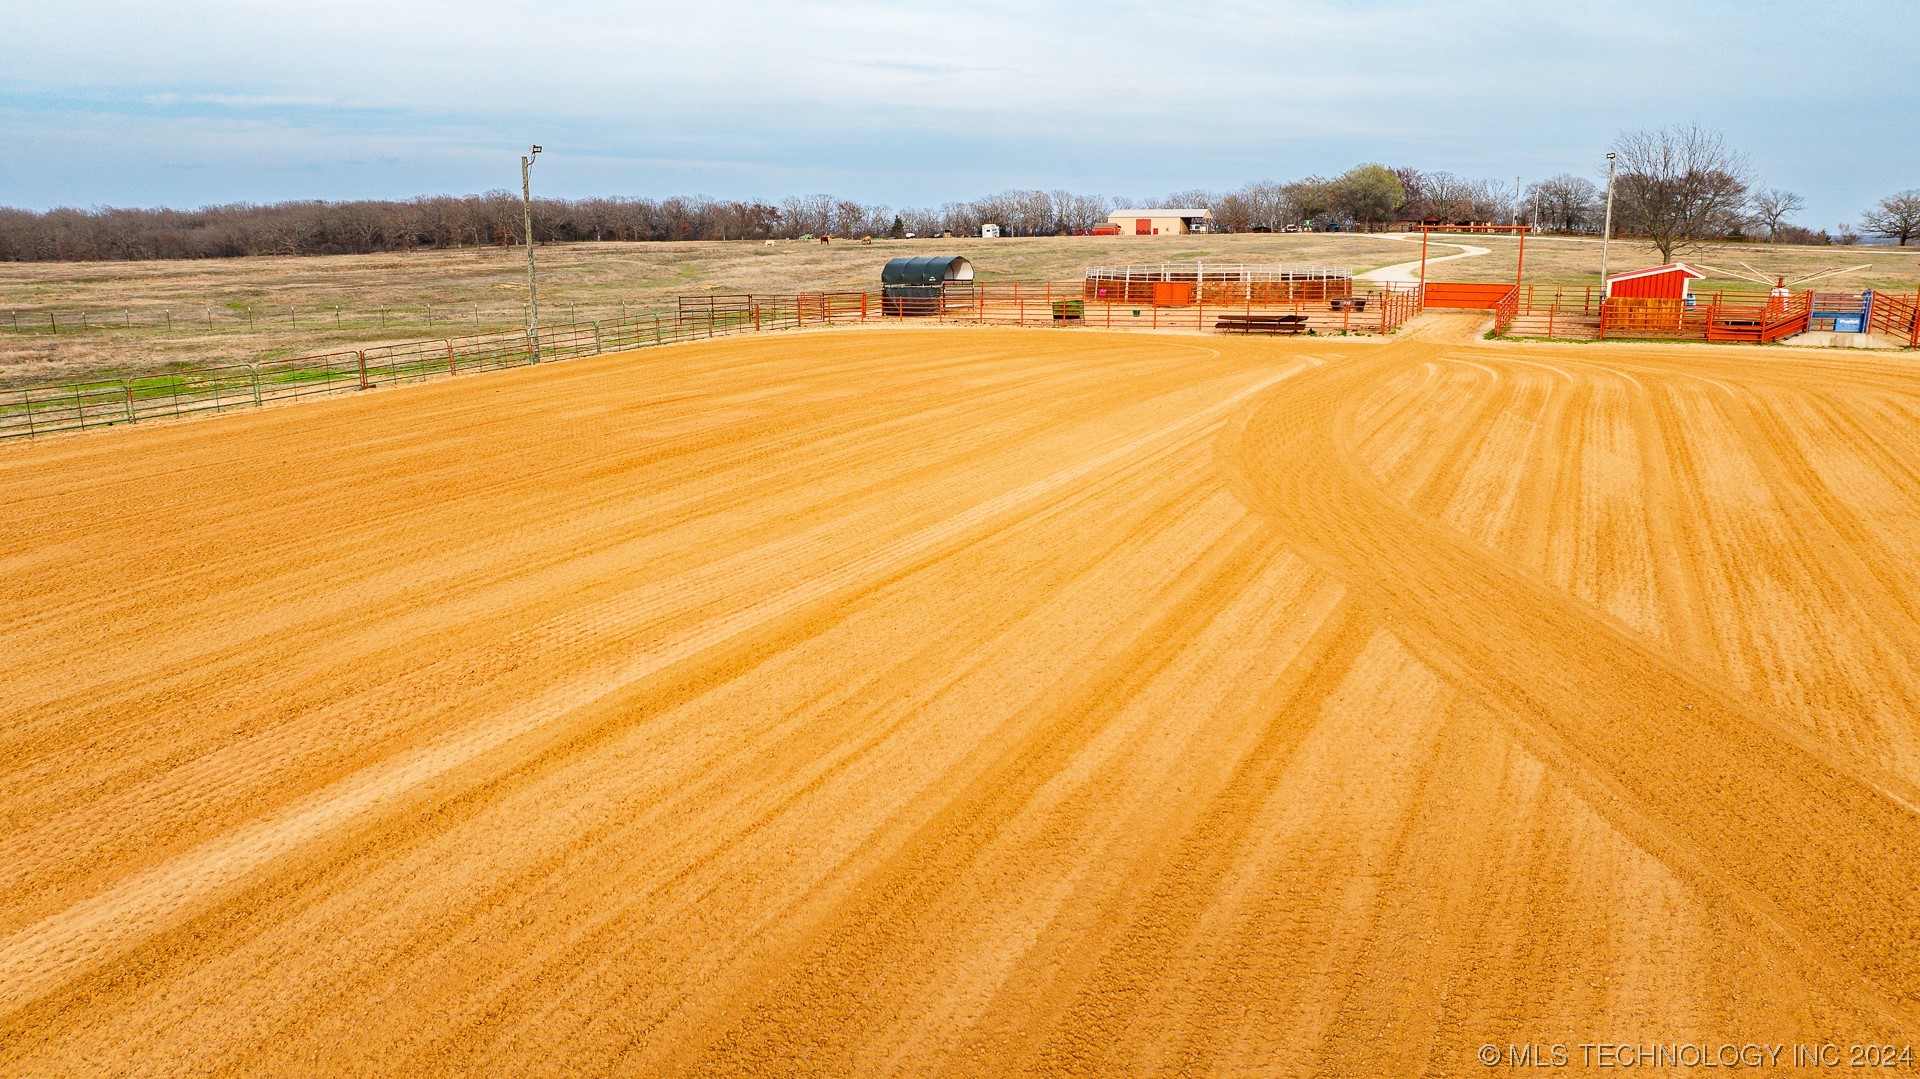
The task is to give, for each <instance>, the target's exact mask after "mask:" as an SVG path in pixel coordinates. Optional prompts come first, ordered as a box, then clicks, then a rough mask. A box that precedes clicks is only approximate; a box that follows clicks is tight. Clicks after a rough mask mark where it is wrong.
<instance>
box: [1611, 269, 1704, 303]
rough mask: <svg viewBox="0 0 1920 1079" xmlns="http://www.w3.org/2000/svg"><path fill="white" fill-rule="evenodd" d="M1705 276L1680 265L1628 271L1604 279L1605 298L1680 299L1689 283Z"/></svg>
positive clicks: (1685, 295)
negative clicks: (1605, 287) (1605, 280)
mask: <svg viewBox="0 0 1920 1079" xmlns="http://www.w3.org/2000/svg"><path fill="white" fill-rule="evenodd" d="M1705 276H1707V275H1706V274H1703V273H1701V272H1700V271H1699V270H1696V269H1694V268H1693V267H1691V266H1689V265H1687V264H1686V263H1684V262H1669V263H1667V264H1666V265H1665V266H1649V267H1647V268H1646V269H1644V270H1628V271H1627V272H1626V273H1617V274H1614V275H1613V276H1612V277H1609V278H1607V295H1608V296H1621V297H1631V298H1633V299H1636V300H1684V299H1686V298H1687V287H1688V285H1689V284H1690V283H1692V282H1694V281H1698V280H1700V279H1701V278H1703V277H1705Z"/></svg>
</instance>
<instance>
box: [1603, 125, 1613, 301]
mask: <svg viewBox="0 0 1920 1079" xmlns="http://www.w3.org/2000/svg"><path fill="white" fill-rule="evenodd" d="M1612 242H1613V155H1612V154H1608V155H1607V223H1606V224H1605V225H1603V226H1601V232H1600V302H1601V303H1605V302H1607V245H1608V244H1610V243H1612Z"/></svg>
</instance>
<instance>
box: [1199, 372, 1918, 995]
mask: <svg viewBox="0 0 1920 1079" xmlns="http://www.w3.org/2000/svg"><path fill="white" fill-rule="evenodd" d="M1447 350H1448V345H1447V343H1446V342H1445V341H1444V340H1442V341H1435V340H1429V339H1422V338H1421V337H1418V336H1416V337H1414V338H1412V339H1410V340H1407V341H1404V342H1402V343H1400V344H1397V345H1395V346H1393V347H1392V348H1390V349H1388V350H1382V351H1380V352H1377V353H1373V354H1369V355H1366V356H1363V357H1360V358H1358V359H1356V360H1354V361H1353V362H1350V363H1347V364H1343V365H1339V366H1335V367H1328V368H1323V369H1320V370H1317V371H1315V372H1311V373H1309V374H1308V375H1306V376H1303V377H1302V378H1301V379H1299V380H1297V381H1296V382H1295V383H1294V384H1292V385H1290V386H1288V387H1287V390H1286V392H1283V393H1273V394H1270V395H1268V396H1267V397H1266V398H1265V399H1263V400H1262V401H1261V402H1260V403H1259V405H1258V406H1257V412H1256V414H1255V415H1254V416H1253V417H1251V418H1250V419H1249V420H1248V422H1247V425H1246V427H1245V428H1244V429H1243V430H1242V432H1241V437H1240V441H1239V444H1238V447H1237V449H1238V456H1237V459H1236V461H1235V462H1234V464H1235V466H1236V467H1238V468H1240V469H1241V470H1242V471H1243V476H1244V485H1243V489H1250V490H1252V491H1254V492H1256V493H1257V496H1258V502H1257V508H1259V509H1260V510H1261V511H1262V512H1263V513H1266V514H1267V515H1269V516H1270V517H1271V518H1272V519H1273V520H1274V521H1275V522H1276V524H1277V525H1278V526H1279V527H1280V528H1281V529H1282V531H1283V533H1284V534H1285V535H1286V536H1287V537H1288V538H1289V539H1290V540H1291V541H1292V542H1293V543H1295V544H1296V545H1297V546H1298V548H1299V549H1301V550H1302V551H1303V552H1306V553H1307V554H1308V557H1309V559H1310V560H1311V561H1313V562H1314V563H1315V564H1316V565H1319V566H1320V567H1321V568H1322V569H1323V570H1325V571H1327V572H1328V573H1329V574H1331V575H1332V576H1333V577H1334V578H1335V579H1337V580H1340V581H1341V582H1343V583H1344V584H1346V585H1347V586H1348V587H1349V588H1351V589H1353V590H1354V592H1355V593H1356V595H1357V596H1364V597H1366V599H1367V600H1368V601H1370V602H1371V603H1373V604H1377V605H1378V608H1379V610H1380V616H1381V617H1382V618H1383V619H1384V620H1385V622H1386V624H1387V625H1388V626H1390V627H1392V628H1393V629H1394V630H1395V632H1396V633H1397V634H1400V635H1401V636H1402V637H1403V639H1405V640H1407V642H1408V643H1409V645H1411V646H1412V647H1414V648H1415V650H1416V652H1418V653H1420V654H1422V655H1423V656H1425V657H1426V658H1427V659H1428V660H1429V661H1430V662H1433V663H1435V664H1436V665H1437V666H1438V667H1439V669H1441V670H1444V671H1446V672H1448V673H1449V674H1450V675H1452V676H1453V677H1456V678H1459V679H1461V680H1463V681H1464V682H1466V683H1467V684H1469V685H1471V686H1473V687H1474V689H1475V690H1476V691H1477V692H1478V693H1479V694H1481V695H1482V696H1483V698H1484V699H1485V700H1486V701H1487V702H1488V703H1489V704H1491V705H1493V706H1494V707H1495V708H1496V709H1497V710H1498V711H1500V712H1501V713H1502V714H1504V715H1506V716H1507V717H1509V718H1510V719H1512V720H1513V721H1515V722H1516V723H1518V724H1520V725H1522V727H1523V728H1525V729H1528V730H1530V731H1531V732H1533V733H1534V734H1535V735H1536V736H1538V737H1541V738H1545V739H1547V740H1548V741H1549V742H1550V743H1551V744H1552V745H1554V746H1556V747H1559V748H1560V750H1561V751H1562V753H1563V755H1564V757H1565V759H1567V760H1569V761H1571V762H1575V763H1576V764H1577V765H1578V767H1580V768H1582V769H1584V770H1585V771H1587V772H1589V773H1590V774H1591V776H1592V777H1593V778H1594V779H1595V781H1596V782H1598V783H1600V784H1603V785H1604V786H1605V787H1607V788H1609V789H1612V790H1614V791H1616V792H1618V794H1619V795H1620V797H1621V798H1622V799H1623V800H1624V801H1625V803H1626V804H1627V805H1629V806H1630V807H1632V808H1633V810H1635V811H1636V812H1637V813H1639V814H1641V815H1642V816H1643V817H1644V818H1645V819H1646V821H1648V822H1650V823H1651V824H1652V825H1653V826H1655V827H1657V828H1658V829H1660V831H1661V833H1662V834H1664V835H1665V836H1668V837H1671V839H1672V840H1673V841H1674V842H1676V843H1678V844H1680V846H1681V847H1682V848H1683V849H1684V851H1685V852H1686V854H1687V856H1688V857H1689V858H1690V859H1691V860H1693V861H1694V862H1695V863H1696V864H1697V865H1698V866H1699V867H1701V868H1704V869H1705V870H1706V871H1708V872H1709V873H1711V874H1712V875H1713V878H1714V879H1715V881H1716V882H1718V883H1719V884H1720V885H1721V886H1722V887H1725V888H1727V889H1729V890H1730V891H1731V892H1732V893H1734V894H1737V895H1741V896H1744V897H1746V898H1747V900H1748V901H1749V902H1750V903H1752V904H1753V905H1754V906H1755V907H1756V908H1757V909H1758V911H1759V912H1760V913H1761V914H1762V915H1763V916H1764V917H1766V918H1767V919H1769V920H1771V921H1773V922H1775V923H1776V924H1777V925H1779V926H1780V927H1781V928H1782V929H1783V930H1785V931H1786V932H1788V933H1789V934H1791V935H1792V936H1793V937H1794V938H1795V939H1796V940H1798V941H1800V942H1802V943H1803V944H1804V945H1806V946H1807V947H1808V948H1809V949H1810V950H1812V951H1815V952H1817V953H1819V954H1823V955H1825V956H1827V957H1828V958H1829V959H1830V960H1831V961H1832V962H1834V963H1835V964H1837V965H1838V966H1840V967H1842V968H1844V969H1846V970H1849V971H1851V972H1852V973H1853V974H1854V975H1856V976H1857V977H1859V978H1860V979H1861V980H1862V981H1863V982H1866V983H1868V984H1870V985H1872V986H1873V987H1874V988H1875V989H1876V990H1877V991H1878V992H1879V993H1880V994H1882V995H1883V996H1884V998H1885V999H1886V1000H1887V1001H1889V1002H1894V1003H1895V1004H1896V1005H1897V1006H1898V1007H1900V1008H1901V1009H1902V1010H1903V1011H1904V1012H1905V1014H1907V1015H1908V1016H1909V1017H1911V1016H1912V1015H1913V1014H1914V1012H1913V1011H1911V1010H1908V1009H1911V1008H1913V1006H1914V1005H1915V1004H1916V1003H1920V894H1916V893H1915V892H1914V891H1913V890H1912V889H1910V888H1908V887H1906V882H1907V881H1909V880H1910V878H1911V873H1912V867H1913V866H1915V865H1920V815H1916V812H1915V808H1914V806H1913V805H1912V804H1911V803H1909V802H1906V801H1904V800H1902V799H1901V798H1900V797H1899V796H1896V795H1895V794H1893V793H1892V792H1890V791H1888V790H1885V789H1882V788H1880V787H1878V786H1876V785H1874V784H1872V783H1870V782H1867V781H1865V780H1863V779H1862V778H1861V777H1859V776H1857V775H1855V774H1852V773H1851V772H1849V771H1847V770H1845V769H1844V768H1841V767H1838V766H1836V764H1835V763H1833V761H1831V760H1830V759H1829V758H1828V757H1827V756H1825V755H1821V754H1818V753H1815V752H1811V751H1809V749H1807V748H1806V747H1804V746H1803V745H1799V744H1795V743H1793V742H1791V741H1789V740H1787V739H1785V738H1783V737H1781V735H1780V734H1779V733H1778V730H1777V728H1776V726H1775V725H1774V724H1772V723H1770V722H1767V721H1765V720H1763V719H1762V718H1761V717H1760V716H1758V715H1756V714H1755V713H1754V711H1753V709H1752V706H1751V705H1750V704H1749V703H1747V701H1746V700H1745V699H1744V698H1743V697H1742V696H1740V695H1737V694H1734V693H1732V692H1729V691H1728V690H1727V689H1726V688H1724V686H1723V684H1722V683H1721V682H1720V681H1719V680H1718V679H1716V678H1715V677H1714V676H1713V675H1711V674H1708V673H1704V672H1702V671H1700V670H1697V669H1688V668H1685V667H1682V666H1679V665H1677V664H1676V663H1675V662H1674V661H1673V660H1672V659H1671V658H1669V657H1667V656H1665V655H1662V654H1660V653H1659V652H1658V651H1656V650H1654V649H1652V648H1650V647H1648V646H1646V645H1645V644H1643V643H1642V642H1641V641H1639V640H1636V639H1634V638H1633V637H1631V636H1629V635H1628V634H1626V633H1624V632H1622V631H1621V630H1620V629H1618V628H1616V627H1614V626H1613V625H1611V624H1608V623H1607V622H1606V621H1604V620H1602V619H1600V618H1596V617H1594V616H1593V614H1591V613H1589V612H1588V611H1587V610H1585V609H1583V608H1582V607H1581V606H1580V605H1579V604H1577V603H1573V602H1569V601H1568V599H1567V597H1566V596H1565V595H1564V594H1562V593H1559V592H1558V591H1557V590H1554V589H1551V588H1548V587H1544V586H1542V585H1541V584H1539V583H1537V582H1536V581H1534V580H1532V579H1529V578H1527V577H1525V576H1522V575H1520V574H1519V573H1516V572H1515V571H1514V570H1513V569H1512V568H1511V567H1510V566H1508V565H1507V564H1504V563H1503V561H1502V560H1501V559H1500V558H1498V557H1497V556H1495V555H1494V554H1493V553H1492V552H1491V551H1489V550H1488V549H1486V548H1484V547H1481V546H1479V545H1477V544H1474V543H1470V542H1467V541H1465V540H1463V539H1462V538H1461V537H1460V536H1459V535H1458V534H1457V533H1455V532H1453V531H1452V530H1450V529H1446V528H1442V527H1439V526H1437V525H1436V524H1434V523H1433V522H1431V521H1429V520H1427V519H1425V518H1423V517H1421V516H1420V515H1418V514H1417V513H1414V512H1412V511H1411V510H1410V509H1409V508H1408V507H1407V506H1405V505H1404V504H1403V503H1401V502H1399V501H1398V500H1396V499H1394V498H1392V497H1391V496H1389V495H1387V494H1386V493H1385V492H1384V491H1382V490H1381V489H1380V488H1379V486H1378V484H1377V482H1376V481H1375V480H1374V479H1373V478H1372V476H1371V475H1370V474H1369V473H1368V472H1367V471H1366V469H1365V468H1364V467H1362V466H1360V465H1359V464H1358V462H1356V461H1355V460H1354V459H1353V458H1352V456H1351V452H1350V451H1349V450H1348V449H1347V447H1348V446H1350V445H1351V444H1352V443H1353V440H1354V439H1353V432H1352V412H1353V410H1354V408H1355V407H1356V403H1357V402H1358V401H1359V400H1361V399H1362V398H1363V397H1364V396H1365V394H1366V393H1367V392H1368V388H1369V387H1370V386H1372V385H1373V384H1375V383H1376V382H1378V381H1379V380H1380V379H1382V378H1383V377H1386V376H1387V375H1388V374H1389V373H1390V372H1392V371H1394V370H1396V369H1398V368H1400V367H1403V366H1405V365H1407V364H1410V363H1418V362H1423V361H1427V360H1430V359H1433V358H1436V357H1439V356H1441V355H1443V354H1445V353H1446V352H1447ZM1910 1021H1911V1020H1910Z"/></svg>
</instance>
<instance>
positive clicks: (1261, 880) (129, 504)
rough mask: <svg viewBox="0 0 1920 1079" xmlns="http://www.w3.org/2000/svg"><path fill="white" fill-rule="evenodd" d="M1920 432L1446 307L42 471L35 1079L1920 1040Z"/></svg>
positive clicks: (1344, 1055) (1304, 1065) (1106, 1064)
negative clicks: (1511, 332) (1295, 335)
mask: <svg viewBox="0 0 1920 1079" xmlns="http://www.w3.org/2000/svg"><path fill="white" fill-rule="evenodd" d="M1917 430H1920V366H1916V365H1915V363H1914V361H1913V359H1912V358H1911V357H1907V358H1900V357H1891V358H1873V357H1865V356H1853V355H1844V354H1836V353H1820V352H1811V351H1809V352H1794V351H1789V350H1783V349H1775V348H1769V349H1756V348H1746V349H1743V348H1735V347H1722V348H1711V347H1691V348H1689V347H1639V348H1636V347H1624V346H1553V347H1547V346H1538V345H1517V344H1493V343H1488V342H1484V341H1481V340H1479V338H1478V337H1477V334H1476V332H1475V330H1474V327H1473V325H1472V322H1471V320H1470V319H1462V318H1454V319H1450V320H1449V319H1442V318H1434V319H1433V320H1432V321H1427V322H1424V323H1416V324H1414V325H1413V326H1412V327H1410V328H1409V329H1408V330H1407V331H1406V332H1403V333H1402V334H1401V335H1399V336H1398V337H1397V338H1395V339H1393V340H1392V341H1390V342H1378V341H1358V340H1326V339H1316V340H1283V341H1274V340H1241V339H1219V338H1202V337H1195V336H1173V335H1154V334H1132V335H1128V334H1102V333H1097V332H1091V331H1084V332H1083V331H1072V332H1068V331H1046V330H1027V331H1021V330H978V329H975V330H919V331H906V330H849V331H824V332H810V333H804V334H789V335H768V336H764V337H758V338H740V339H734V340H727V341H720V342H713V343H709V344H701V345H696V346H686V347H680V348H673V349H663V350H660V351H658V352H648V353H642V354H630V355H620V356H608V357H601V358H597V359H590V360H581V361H574V362H568V363H564V364H553V365H547V366H545V367H541V368H534V369H520V370H514V371H509V372H503V373H499V374H492V375H485V376H477V377H471V378H460V379H455V380H449V381H444V382H439V383H434V384H427V385H422V386H418V387H413V388H408V389H401V390H380V391H374V392H370V393H366V394H358V395H354V396H352V397H351V398H342V399H335V400H328V401H322V402H317V403H312V404H305V405H298V406H289V407H283V408H270V409H266V410H263V411H260V412H257V413H250V414H244V415H234V416H230V417H223V418H218V419H210V420H204V421H197V422H185V423H178V424H171V425H161V426H154V427H150V428H138V429H126V430H116V431H111V432H105V433H99V434H93V435H86V436H81V437H69V438H60V439H53V440H48V441H45V442H42V443H39V444H35V445H31V446H12V447H0V520H4V531H3V532H0V600H3V603H0V642H4V651H5V666H4V674H3V675H0V689H3V690H4V693H3V695H0V820H3V821H4V827H0V1072H4V1073H5V1074H31V1075H70V1074H79V1073H106V1074H111V1073H123V1072H129V1073H148V1074H155V1073H157V1074H169V1073H179V1074H187V1073H192V1074H206V1073H211V1074H236V1075H237V1074H247V1075H336V1074H366V1075H435V1074H440V1075H452V1074H466V1073H473V1072H483V1071H484V1072H527V1073H536V1074H576V1073H580V1074H622V1075H656V1074H664V1075H700V1076H707V1075H716V1076H724V1075H769V1076H771V1075H799V1076H815V1075H817V1076H862V1075H876V1074H899V1075H929V1074H953V1075H974V1076H1002V1075H1029V1074H1031V1075H1087V1076H1093V1075H1127V1074H1146V1075H1157V1074H1166V1075H1188V1074H1193V1075H1263V1076H1264V1075H1281V1076H1290V1075H1302V1076H1305V1075H1333V1076H1347V1075H1354V1076H1360V1075H1380V1076H1400V1075H1420V1074H1434V1075H1452V1074H1461V1075H1469V1074H1470V1075H1486V1074H1490V1073H1493V1074H1498V1073H1501V1072H1503V1071H1506V1069H1504V1068H1502V1069H1489V1068H1487V1067H1485V1066H1483V1065H1482V1063H1481V1062H1480V1059H1479V1053H1480V1051H1481V1049H1482V1046H1484V1045H1487V1044H1489V1043H1492V1044H1494V1045H1496V1046H1498V1047H1499V1052H1501V1053H1506V1052H1507V1050H1508V1047H1509V1046H1519V1045H1524V1044H1537V1045H1539V1046H1541V1047H1542V1050H1543V1052H1544V1051H1546V1050H1547V1048H1548V1047H1551V1046H1554V1045H1563V1046H1566V1047H1568V1052H1569V1053H1570V1055H1571V1060H1570V1061H1569V1063H1570V1065H1571V1066H1572V1067H1573V1069H1574V1070H1579V1068H1580V1067H1581V1054H1582V1052H1583V1050H1582V1049H1581V1048H1580V1047H1581V1046H1583V1045H1594V1044H1613V1043H1631V1044H1636V1045H1640V1046H1648V1045H1669V1046H1675V1045H1682V1044H1690V1045H1707V1046H1719V1045H1721V1044H1726V1043H1731V1044H1740V1045H1745V1044H1748V1043H1762V1044H1783V1045H1788V1046H1791V1045H1793V1044H1795V1043H1833V1044H1836V1045H1838V1046H1840V1047H1842V1049H1843V1051H1844V1050H1846V1048H1847V1047H1850V1046H1852V1045H1854V1044H1866V1043H1873V1044H1876V1045H1878V1044H1892V1045H1895V1046H1904V1045H1907V1044H1911V1043H1914V1042H1920V888H1916V886H1915V885H1916V882H1917V881H1920V811H1916V807H1917V806H1920V648H1917V647H1916V642H1920V558H1916V555H1917V554H1920V440H1916V438H1915V437H1914V433H1915V431H1917ZM1790 1052H1791V1050H1789V1053H1790ZM1915 1066H1920V1060H1917V1061H1915ZM1781 1067H1782V1068H1783V1069H1784V1064H1782V1065H1781ZM1647 1071H1648V1072H1650V1073H1657V1072H1655V1071H1654V1070H1653V1069H1647ZM1509 1073H1510V1072H1509Z"/></svg>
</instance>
